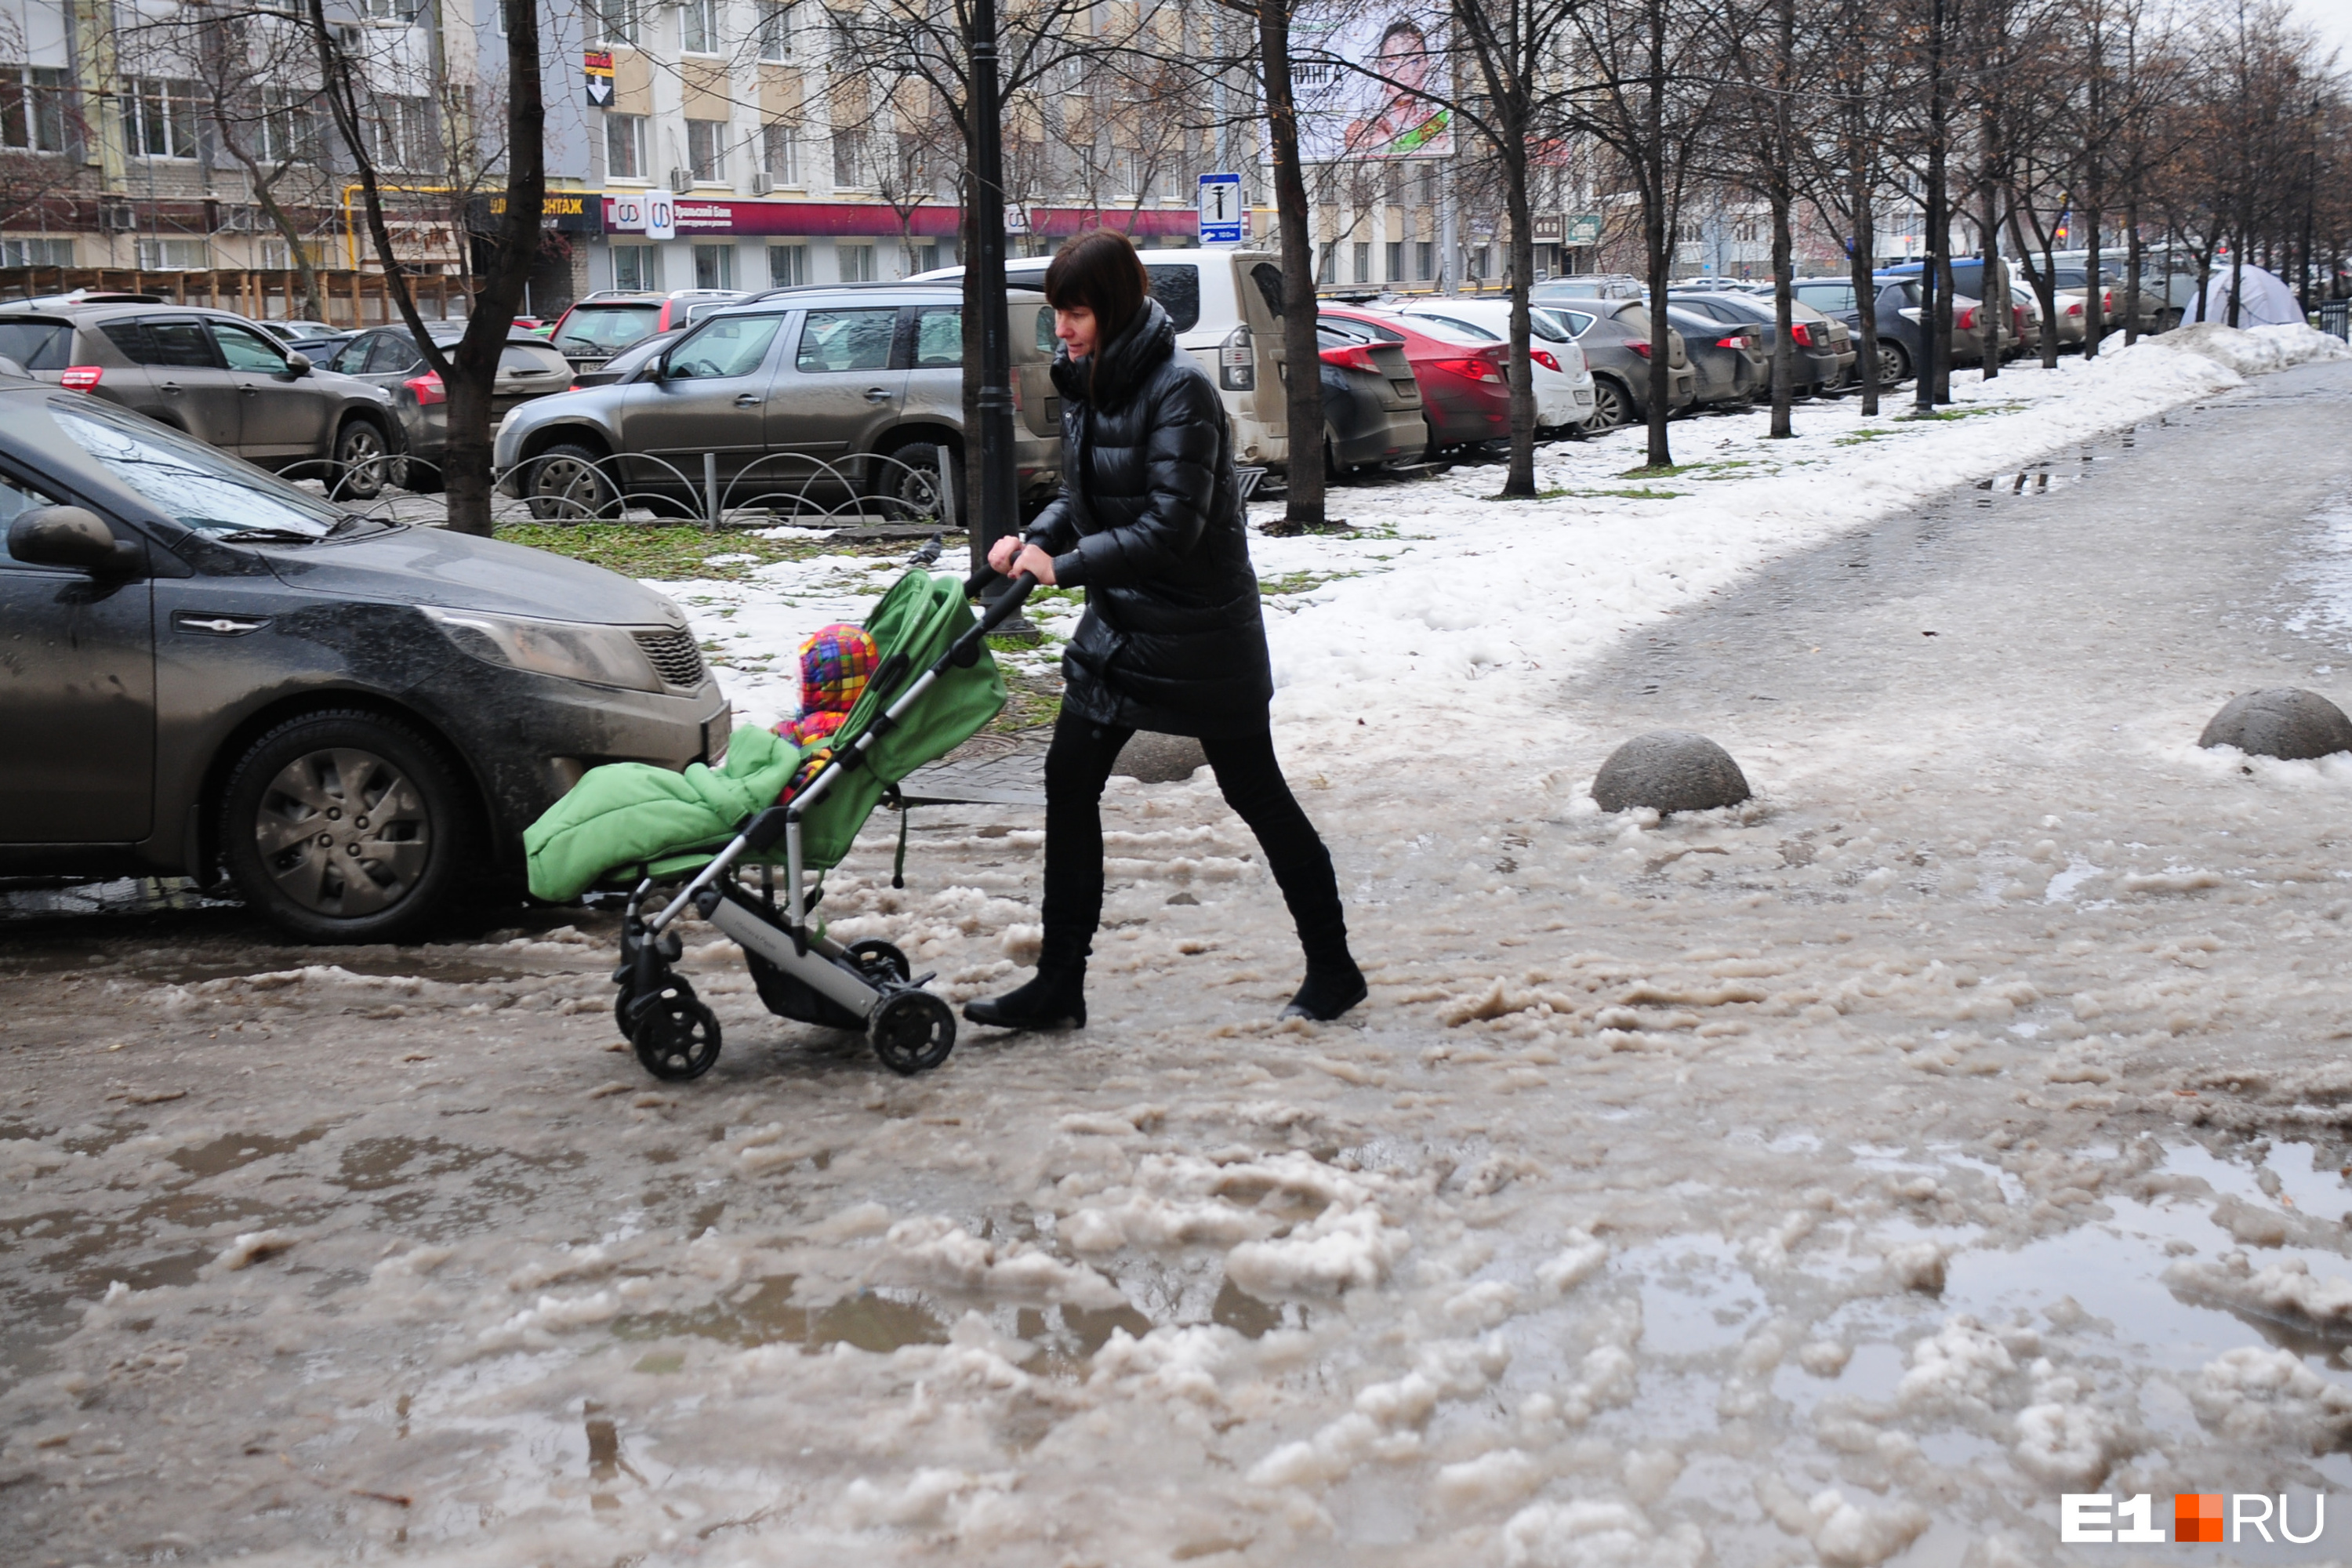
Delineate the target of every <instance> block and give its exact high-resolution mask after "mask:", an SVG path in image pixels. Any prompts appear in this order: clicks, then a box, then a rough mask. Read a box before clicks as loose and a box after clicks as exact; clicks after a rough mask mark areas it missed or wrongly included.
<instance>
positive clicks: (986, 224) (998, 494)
mask: <svg viewBox="0 0 2352 1568" xmlns="http://www.w3.org/2000/svg"><path fill="white" fill-rule="evenodd" d="M970 26H971V35H970V37H968V38H967V39H966V51H967V53H968V55H969V57H970V60H971V85H970V87H969V89H968V90H967V92H966V95H965V98H966V102H967V104H968V106H969V108H970V110H971V141H970V145H971V182H970V185H969V188H970V190H971V238H972V254H971V256H970V257H968V258H965V263H964V264H965V265H966V266H967V267H969V268H971V275H972V279H973V286H972V291H971V296H970V297H971V299H972V300H973V303H974V304H975V305H976V306H977V307H978V309H979V310H980V429H979V431H978V436H979V439H980V493H979V494H978V495H976V496H973V497H972V498H971V507H970V508H969V509H968V510H969V517H968V530H969V534H970V537H971V569H972V570H973V571H974V572H978V571H979V570H980V569H981V568H982V566H984V565H986V564H987V563H988V547H989V546H990V545H992V544H993V543H994V542H996V541H998V540H999V539H1002V538H1003V537H1004V536H1005V535H1006V534H1008V533H1013V532H1017V531H1019V529H1020V526H1021V498H1020V494H1019V491H1018V488H1017V487H1018V480H1017V479H1016V476H1015V475H1014V473H1013V343H1012V329H1011V327H1010V326H1009V324H1008V323H1007V321H1006V318H1005V310H1004V132H1003V110H1002V107H1001V105H1000V103H999V101H998V97H997V79H996V0H972V5H971V24H970Z"/></svg>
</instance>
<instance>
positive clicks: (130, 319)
mask: <svg viewBox="0 0 2352 1568" xmlns="http://www.w3.org/2000/svg"><path fill="white" fill-rule="evenodd" d="M0 355H5V356H6V357H7V358H9V359H12V360H15V361H16V363H18V364H20V365H22V366H23V367H24V368H25V369H26V371H27V372H28V373H29V374H31V375H32V377H33V378H34V379H35V380H36V381H45V382H47V383H48V384H51V385H52V386H60V385H61V386H64V387H66V388H67V389H68V390H69V391H73V392H86V393H88V394H89V395H91V396H93V397H96V398H99V399H100V400H101V401H103V402H107V403H114V404H119V405H121V406H122V407H125V408H128V409H131V410H132V411H134V412H136V413H140V414H144V415H145V416H147V417H149V418H150V419H155V420H160V421H161V422H162V423H163V424H165V425H169V426H172V427H173V429H175V430H184V431H186V432H187V433H188V434H189V435H191V436H194V437H196V439H198V440H200V441H204V442H206V443H208V444H210V445H212V446H215V447H219V448H220V449H221V450H223V451H225V452H234V453H236V455H237V456H238V457H240V458H245V459H246V460H247V461H248V462H253V463H258V464H259V465H260V466H261V467H263V468H274V469H278V470H280V471H285V472H291V473H292V474H293V476H294V477H295V478H298V479H326V480H328V482H329V483H330V484H331V486H332V487H333V488H334V489H335V492H336V494H338V495H339V496H343V497H356V498H359V499H362V500H364V499H367V498H371V497H373V496H374V495H375V494H376V493H377V492H378V491H379V490H381V489H383V483H384V469H385V467H386V465H385V460H384V459H385V457H386V455H387V454H388V453H389V452H391V451H392V450H393V449H394V447H397V445H398V443H399V431H400V424H399V420H398V418H397V417H396V416H394V413H393V409H392V399H391V395H389V394H388V393H386V392H384V391H383V389H382V388H381V387H374V386H370V385H369V384H367V383H366V382H363V381H358V380H354V379H353V378H352V377H351V376H348V375H337V374H334V373H333V372H331V371H327V370H320V369H315V368H313V367H312V365H311V363H310V360H309V359H308V358H307V357H305V356H304V355H301V354H299V353H289V352H288V351H287V348H286V346H285V345H284V344H283V343H281V342H278V340H277V339H276V338H274V337H272V336H270V334H269V333H268V332H266V331H262V330H261V329H260V328H259V327H257V326H256V325H255V324H254V323H253V322H251V321H247V320H245V319H244V318H243V317H241V316H235V315H231V314H230V313H229V312H228V311H226V310H198V309H195V308H194V307H192V306H186V305H172V304H166V303H161V302H158V303H152V304H151V303H143V302H142V303H132V304H118V303H105V304H95V305H93V304H88V303H66V304H51V305H46V306H16V307H13V308H10V309H8V310H0Z"/></svg>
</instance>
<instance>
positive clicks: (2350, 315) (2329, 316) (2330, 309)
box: [2319, 300, 2352, 342]
mask: <svg viewBox="0 0 2352 1568" xmlns="http://www.w3.org/2000/svg"><path fill="white" fill-rule="evenodd" d="M2319 330H2320V331H2323V332H2332V333H2334V334H2335V335H2336V337H2339V338H2342V339H2343V340H2344V341H2345V342H2352V300H2321V301H2320V302H2319Z"/></svg>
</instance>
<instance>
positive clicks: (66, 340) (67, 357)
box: [0, 321, 73, 370]
mask: <svg viewBox="0 0 2352 1568" xmlns="http://www.w3.org/2000/svg"><path fill="white" fill-rule="evenodd" d="M0 354H5V355H7V356H8V357H9V358H10V359H12V360H15V361H16V363H18V364H21V365H23V366H24V367H25V368H26V370H63V369H65V368H66V366H68V365H69V364H71V363H73V327H72V325H71V323H69V322H66V321H0Z"/></svg>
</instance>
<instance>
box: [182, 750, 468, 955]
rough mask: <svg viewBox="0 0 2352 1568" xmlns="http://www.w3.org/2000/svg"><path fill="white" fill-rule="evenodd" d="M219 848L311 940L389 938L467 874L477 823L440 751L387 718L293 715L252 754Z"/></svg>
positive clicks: (269, 908)
mask: <svg viewBox="0 0 2352 1568" xmlns="http://www.w3.org/2000/svg"><path fill="white" fill-rule="evenodd" d="M220 824H221V826H220V833H221V837H220V840H219V842H220V846H221V852H222V856H223V858H224V859H226V862H227V864H228V870H229V874H230V876H231V877H232V878H233V879H235V880H236V884H237V887H238V889H239V890H241V891H242V892H243V893H244V895H245V897H246V899H247V901H248V902H249V903H251V904H252V905H253V906H254V908H255V909H257V910H258V911H259V912H261V913H262V914H265V915H267V916H268V918H269V919H271V920H272V921H276V922H277V923H278V924H279V925H281V926H283V927H285V928H286V929H287V930H289V931H292V932H294V933H295V934H296V935H298V936H300V937H303V938H305V939H308V940H310V941H313V942H384V941H391V940H395V939H396V938H397V937H399V936H402V935H405V934H407V933H409V932H411V931H415V930H416V929H417V928H418V927H420V926H422V925H423V924H425V922H426V921H429V920H430V919H432V918H433V916H434V915H435V914H436V911H437V910H438V908H439V906H440V905H441V904H442V903H443V901H444V900H446V897H447V895H448V894H449V893H450V891H451V890H452V889H454V888H455V887H456V886H457V883H458V882H459V881H460V879H462V878H463V877H464V876H465V874H466V873H465V871H464V869H463V868H465V867H466V866H467V864H468V863H469V861H470V860H471V859H472V858H473V856H472V852H471V850H470V849H469V848H468V843H469V841H470V839H471V837H472V834H471V831H470V830H471V828H472V826H473V818H472V816H471V813H470V812H469V810H468V804H467V792H466V790H465V787H464V785H463V784H461V783H460V782H459V776H458V774H457V772H456V770H455V769H454V768H453V767H452V766H451V764H450V763H448V761H446V759H445V758H444V757H443V755H442V753H441V752H440V749H439V748H438V747H437V746H436V745H435V744H434V743H433V742H430V741H428V740H426V739H425V736H423V735H422V734H420V733H418V732H417V731H415V730H413V729H411V728H410V727H409V726H408V725H407V724H405V723H403V722H401V721H398V720H395V719H393V718H391V717H389V716H385V715H380V714H375V713H371V712H365V711H361V710H339V711H333V712H326V713H313V714H306V715H303V716H300V717H298V718H295V719H290V720H289V721H286V722H285V723H282V724H280V725H278V726H277V727H276V728H275V729H273V730H271V731H268V733H266V734H264V735H263V736H262V737H261V738H260V739H259V740H257V741H256V742H254V743H253V745H252V746H250V747H249V748H247V751H246V752H245V754H244V755H243V756H242V757H240V758H239V759H238V760H237V762H236V766H235V767H233V768H232V769H231V770H230V772H229V776H228V783H227V785H226V788H225V790H224V791H223V793H222V796H221V819H220Z"/></svg>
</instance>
